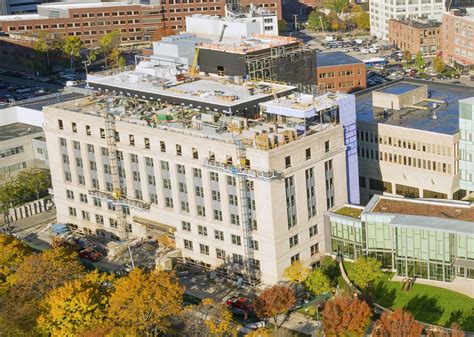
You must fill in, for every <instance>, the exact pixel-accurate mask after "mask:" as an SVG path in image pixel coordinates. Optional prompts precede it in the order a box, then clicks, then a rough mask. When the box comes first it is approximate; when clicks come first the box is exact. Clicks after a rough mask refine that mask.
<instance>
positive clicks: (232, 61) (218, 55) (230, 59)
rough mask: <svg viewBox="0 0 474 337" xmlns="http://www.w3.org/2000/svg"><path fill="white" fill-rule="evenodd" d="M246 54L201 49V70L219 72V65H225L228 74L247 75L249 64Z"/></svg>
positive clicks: (199, 62)
mask: <svg viewBox="0 0 474 337" xmlns="http://www.w3.org/2000/svg"><path fill="white" fill-rule="evenodd" d="M243 58H244V55H242V54H237V53H226V52H222V51H218V50H209V49H201V50H200V51H199V59H198V64H199V71H202V72H205V73H210V74H217V68H218V67H219V66H221V67H224V74H225V75H226V76H245V75H246V74H247V65H246V64H245V61H244V59H243Z"/></svg>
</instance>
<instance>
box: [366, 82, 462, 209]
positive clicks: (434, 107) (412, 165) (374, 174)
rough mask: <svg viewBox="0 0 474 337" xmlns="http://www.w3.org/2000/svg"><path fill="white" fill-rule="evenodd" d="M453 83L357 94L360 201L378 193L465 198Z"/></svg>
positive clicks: (459, 96) (456, 93)
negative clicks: (461, 179) (461, 177)
mask: <svg viewBox="0 0 474 337" xmlns="http://www.w3.org/2000/svg"><path fill="white" fill-rule="evenodd" d="M469 94H470V93H469V92H468V91H465V90H463V89H462V88H459V87H456V86H449V85H436V84H433V85H432V84H430V85H429V87H428V86H427V85H425V84H419V83H414V82H410V83H409V82H400V83H397V84H395V85H392V86H389V87H386V88H384V89H380V90H379V91H374V92H371V93H368V94H364V95H363V96H361V97H358V98H357V100H358V102H357V106H358V116H357V118H358V120H357V129H358V132H357V138H358V155H359V172H360V186H361V201H362V203H363V204H365V203H367V202H368V201H369V200H370V199H371V197H372V196H373V195H374V194H385V195H400V196H406V197H412V198H442V199H460V198H462V197H463V196H464V195H465V191H463V190H462V189H461V188H460V185H459V119H458V100H460V99H462V98H464V97H467V96H469Z"/></svg>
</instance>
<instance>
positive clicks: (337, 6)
mask: <svg viewBox="0 0 474 337" xmlns="http://www.w3.org/2000/svg"><path fill="white" fill-rule="evenodd" d="M348 4H349V0H326V1H325V3H324V7H325V8H330V9H332V10H333V11H334V12H336V13H342V10H343V8H344V7H346V6H347V5H348Z"/></svg>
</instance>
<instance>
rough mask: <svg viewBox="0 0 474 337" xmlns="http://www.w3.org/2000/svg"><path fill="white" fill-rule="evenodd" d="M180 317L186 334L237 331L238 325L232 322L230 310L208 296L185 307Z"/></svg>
mask: <svg viewBox="0 0 474 337" xmlns="http://www.w3.org/2000/svg"><path fill="white" fill-rule="evenodd" d="M182 319H183V321H184V325H185V334H186V336H190V337H200V336H233V335H234V334H235V333H237V328H238V326H237V325H236V324H235V323H234V322H233V318H232V313H231V312H230V310H229V309H228V308H227V307H226V305H225V304H223V303H216V302H214V301H213V300H212V299H209V298H208V299H204V300H202V302H201V303H200V304H198V305H192V306H189V307H187V308H186V310H185V311H184V313H183V315H182Z"/></svg>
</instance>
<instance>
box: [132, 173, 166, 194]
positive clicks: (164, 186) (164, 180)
mask: <svg viewBox="0 0 474 337" xmlns="http://www.w3.org/2000/svg"><path fill="white" fill-rule="evenodd" d="M134 173H135V172H134ZM163 188H164V189H166V190H170V189H171V180H169V179H166V178H165V179H163Z"/></svg>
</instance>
